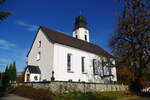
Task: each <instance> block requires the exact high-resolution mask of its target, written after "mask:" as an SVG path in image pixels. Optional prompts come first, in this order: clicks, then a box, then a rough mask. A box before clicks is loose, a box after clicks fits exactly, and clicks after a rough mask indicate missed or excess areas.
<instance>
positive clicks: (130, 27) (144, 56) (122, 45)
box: [110, 0, 150, 92]
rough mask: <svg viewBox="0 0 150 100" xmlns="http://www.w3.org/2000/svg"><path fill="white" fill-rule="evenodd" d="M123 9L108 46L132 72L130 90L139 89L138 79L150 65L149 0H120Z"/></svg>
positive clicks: (118, 59)
mask: <svg viewBox="0 0 150 100" xmlns="http://www.w3.org/2000/svg"><path fill="white" fill-rule="evenodd" d="M121 1H123V5H124V9H123V11H122V14H121V15H120V16H119V18H118V24H117V29H116V32H115V34H114V35H113V36H112V39H111V41H110V48H111V49H112V51H113V54H114V55H115V57H116V59H117V61H118V62H119V63H121V62H122V63H124V62H127V64H128V66H129V68H130V70H132V73H133V79H132V82H131V84H132V85H131V86H134V88H132V89H131V90H133V91H137V92H138V91H140V87H141V86H139V85H140V79H141V78H142V76H143V73H144V70H145V69H146V68H147V67H148V66H149V65H150V7H149V6H150V5H148V4H150V3H149V0H121Z"/></svg>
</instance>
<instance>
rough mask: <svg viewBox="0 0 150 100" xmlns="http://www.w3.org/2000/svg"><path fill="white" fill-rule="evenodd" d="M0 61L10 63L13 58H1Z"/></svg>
mask: <svg viewBox="0 0 150 100" xmlns="http://www.w3.org/2000/svg"><path fill="white" fill-rule="evenodd" d="M0 62H2V63H8V62H11V60H9V59H5V58H0Z"/></svg>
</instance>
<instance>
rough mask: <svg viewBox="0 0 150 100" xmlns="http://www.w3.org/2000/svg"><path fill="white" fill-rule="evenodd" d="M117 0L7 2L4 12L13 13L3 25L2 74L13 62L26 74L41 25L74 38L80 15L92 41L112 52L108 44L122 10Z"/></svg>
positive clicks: (1, 8) (0, 46)
mask: <svg viewBox="0 0 150 100" xmlns="http://www.w3.org/2000/svg"><path fill="white" fill-rule="evenodd" d="M116 1H117V0H6V2H5V3H4V4H3V5H1V6H0V11H11V12H12V13H13V14H12V15H10V16H9V17H8V18H7V19H6V20H4V21H2V22H0V71H4V69H5V66H6V65H7V64H9V63H11V62H12V61H16V64H17V70H18V71H22V70H23V68H24V67H25V62H26V60H27V58H26V54H27V52H28V50H29V48H30V46H31V44H32V41H33V39H34V36H35V34H36V31H37V29H38V26H39V25H42V26H46V27H48V28H50V29H54V30H58V31H62V32H65V33H66V34H68V35H72V29H73V23H74V19H75V17H76V16H79V15H80V12H81V11H82V15H84V16H85V17H86V19H87V22H88V26H89V29H90V41H91V42H92V43H94V44H97V45H99V46H101V47H102V48H104V49H105V50H106V51H108V52H110V50H109V48H108V41H109V39H110V37H111V35H112V34H113V32H114V29H115V25H116V23H117V16H118V12H119V11H120V9H121V7H120V4H119V3H118V2H116Z"/></svg>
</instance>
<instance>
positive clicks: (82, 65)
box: [81, 57, 85, 73]
mask: <svg viewBox="0 0 150 100" xmlns="http://www.w3.org/2000/svg"><path fill="white" fill-rule="evenodd" d="M81 72H82V73H85V57H81Z"/></svg>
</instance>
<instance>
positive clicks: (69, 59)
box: [67, 54, 71, 71]
mask: <svg viewBox="0 0 150 100" xmlns="http://www.w3.org/2000/svg"><path fill="white" fill-rule="evenodd" d="M67 71H71V54H67Z"/></svg>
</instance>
